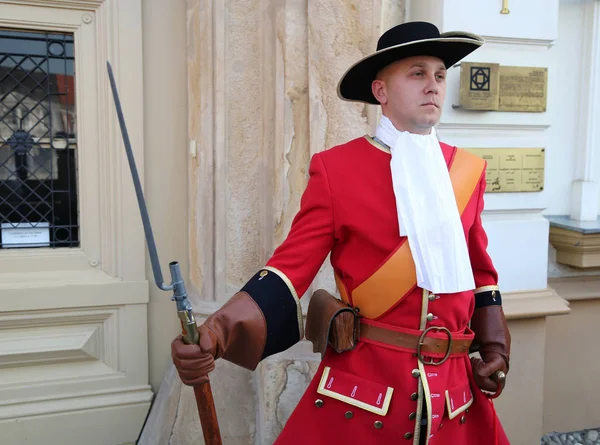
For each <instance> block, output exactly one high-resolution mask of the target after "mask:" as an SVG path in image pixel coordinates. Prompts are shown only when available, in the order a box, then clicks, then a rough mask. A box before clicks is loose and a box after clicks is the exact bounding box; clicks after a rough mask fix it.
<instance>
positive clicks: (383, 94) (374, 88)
mask: <svg viewBox="0 0 600 445" xmlns="http://www.w3.org/2000/svg"><path fill="white" fill-rule="evenodd" d="M371 92H372V93H373V96H375V99H377V101H378V102H379V103H380V104H382V105H383V104H386V103H387V91H386V88H385V82H384V81H383V80H381V79H375V80H374V81H373V83H371Z"/></svg>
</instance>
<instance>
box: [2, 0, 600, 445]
mask: <svg viewBox="0 0 600 445" xmlns="http://www.w3.org/2000/svg"><path fill="white" fill-rule="evenodd" d="M407 20H427V21H432V22H434V23H435V24H436V25H438V27H439V28H440V30H441V31H451V30H464V31H469V32H473V33H477V34H481V35H482V36H484V38H485V39H486V44H485V45H484V46H483V47H482V48H481V49H479V50H477V51H475V52H474V53H473V54H471V55H470V56H469V57H468V58H467V59H466V62H472V63H474V64H480V65H482V66H483V65H485V64H498V65H499V66H500V67H528V68H532V67H533V68H536V69H542V70H545V72H546V73H547V81H544V83H543V85H544V88H546V89H545V90H544V95H545V106H544V109H542V110H540V109H536V110H529V111H505V110H485V111H476V110H469V109H466V107H464V106H461V105H460V103H461V97H460V91H461V85H463V84H464V81H462V82H461V67H460V66H457V67H453V68H451V69H449V73H448V92H447V98H446V104H445V109H444V112H443V115H442V120H441V122H440V124H439V125H438V127H437V131H438V134H439V136H440V139H442V140H443V141H444V142H446V143H449V144H452V145H457V146H459V147H462V148H466V149H477V150H498V149H507V150H508V152H509V153H511V154H512V155H515V154H519V153H525V152H528V153H529V152H531V151H535V150H538V151H536V153H540V152H541V153H543V163H542V164H541V166H542V168H543V170H542V171H541V173H539V172H538V173H539V174H540V175H541V176H537V177H536V178H537V179H536V181H537V182H536V184H538V185H540V184H541V185H540V186H539V187H538V188H536V189H535V190H527V191H525V190H508V191H502V190H492V189H490V190H489V192H488V193H487V194H486V196H485V199H486V204H485V211H484V225H485V227H486V230H487V232H488V235H489V240H490V247H489V251H490V254H491V256H492V258H493V259H494V262H495V264H496V267H497V269H498V272H499V274H500V287H501V289H502V291H503V297H504V308H505V312H506V315H507V318H508V319H509V326H510V329H511V334H512V338H513V347H512V358H511V371H510V373H509V376H508V381H507V388H506V390H505V392H504V394H503V395H502V397H501V398H500V399H498V400H497V402H496V408H497V410H498V413H499V415H500V418H501V420H502V422H503V424H504V426H505V428H506V430H507V433H508V435H509V438H510V439H511V442H512V443H514V444H534V443H539V438H540V436H541V435H543V434H544V433H546V432H549V431H572V430H577V429H583V428H592V427H599V426H600V402H598V400H597V397H595V394H597V393H598V391H600V384H599V383H597V381H598V380H597V379H595V378H594V376H595V375H596V374H597V372H598V370H600V360H598V359H597V358H596V357H595V354H594V351H595V347H596V341H595V338H596V333H595V329H594V326H595V320H596V319H597V318H598V316H599V315H600V269H599V267H600V253H598V252H599V250H598V249H599V244H600V235H598V233H600V230H598V207H599V206H600V196H599V191H598V186H597V182H598V177H599V176H600V156H598V152H599V150H600V135H599V134H598V132H599V131H600V130H599V129H598V125H597V123H598V122H600V111H599V106H598V105H597V104H598V103H600V74H599V73H600V66H599V63H600V62H599V60H600V1H599V0H529V1H527V2H523V1H517V0H504V1H503V0H493V1H487V2H481V1H476V0H405V1H403V0H369V1H360V2H359V1H344V2H340V1H336V0H236V1H228V0H187V1H183V0H182V1H166V0H144V1H141V0H20V1H17V0H14V1H10V0H0V98H1V101H0V112H1V115H0V220H1V221H0V222H1V223H2V226H1V227H0V230H1V235H2V239H1V243H2V244H1V245H0V247H1V248H0V437H2V438H3V443H4V438H7V440H6V443H10V444H21V443H23V444H24V443H31V444H37V443H44V444H47V443H60V444H64V445H68V444H78V443H87V444H92V445H96V444H98V445H104V444H124V443H134V442H136V441H138V442H139V443H140V445H149V444H156V445H158V444H161V445H162V444H165V445H166V444H169V445H180V444H181V445H187V444H192V443H194V444H195V443H201V440H202V434H201V430H200V425H199V422H198V414H197V410H196V407H195V400H194V397H193V392H192V391H191V389H190V388H187V387H182V386H181V384H180V382H179V379H178V377H177V375H176V372H175V371H174V368H173V366H172V364H171V361H170V342H171V340H172V339H173V338H174V337H175V336H176V335H177V333H178V330H179V323H178V319H177V316H176V314H175V305H174V303H173V302H172V301H170V298H169V297H170V294H169V293H168V292H163V291H161V290H159V289H158V288H156V286H155V285H154V283H153V276H152V271H151V267H150V264H149V261H148V259H147V258H148V256H147V251H146V248H145V244H144V234H143V230H142V225H141V220H140V218H139V211H138V207H137V202H136V196H135V192H134V189H133V185H132V182H131V174H130V171H129V166H128V164H127V159H126V157H125V152H124V149H123V144H122V139H121V134H120V131H119V127H118V122H117V118H116V114H115V112H114V103H113V101H112V97H111V93H110V87H109V83H108V77H107V72H106V61H110V62H111V64H112V66H113V69H114V72H115V78H116V82H117V86H118V88H119V94H120V97H121V101H122V104H123V109H124V113H125V119H126V121H127V126H128V129H129V135H130V138H131V141H132V146H133V151H134V154H135V158H136V162H137V164H138V168H139V170H140V174H141V176H142V180H143V183H144V193H145V195H146V199H147V202H148V209H149V213H150V218H151V221H152V224H153V229H154V234H155V238H156V243H157V246H158V251H159V255H160V259H161V264H162V266H163V273H164V275H165V277H168V276H169V274H168V270H167V263H168V262H170V261H173V260H177V261H179V262H180V264H181V265H182V271H183V273H184V276H185V278H186V284H187V288H188V292H189V294H190V300H191V302H192V305H193V306H194V309H195V311H196V313H197V317H198V320H199V321H201V320H202V319H203V318H205V317H206V316H208V315H209V314H211V313H212V312H213V311H214V310H216V309H217V308H218V307H220V305H222V304H223V303H224V302H225V301H227V299H228V298H229V297H230V296H231V295H233V294H234V293H235V292H236V291H237V290H238V289H239V288H240V287H241V286H242V285H243V284H244V283H245V282H246V281H247V280H248V279H249V277H250V276H251V275H252V274H253V273H254V272H255V271H256V269H257V268H259V267H261V266H262V265H264V263H265V262H266V260H267V259H268V258H269V256H270V254H271V253H272V252H273V250H274V249H275V247H277V245H278V244H279V243H281V242H282V241H283V239H284V238H285V236H286V234H287V232H288V230H289V228H290V224H291V221H292V219H293V217H294V215H295V213H296V211H297V210H298V208H299V203H300V197H301V194H302V192H303V190H304V187H305V185H306V182H307V179H308V174H307V170H308V162H309V160H310V157H311V155H313V154H314V153H317V152H320V151H322V150H325V149H327V148H329V147H331V146H333V145H336V144H339V143H342V142H345V141H347V140H349V139H353V138H355V137H358V136H361V135H363V134H367V133H368V134H372V133H373V131H374V128H375V126H376V124H377V119H378V111H377V108H376V107H373V106H365V105H362V104H354V103H348V102H343V101H341V100H339V99H338V97H337V91H336V87H337V82H338V80H339V78H340V76H341V75H342V74H343V73H344V72H345V71H346V69H347V68H348V67H349V66H350V65H351V64H352V63H354V62H355V61H357V60H359V59H360V58H362V57H363V56H365V55H366V54H368V53H370V52H372V51H373V50H374V48H375V44H376V41H377V39H378V37H379V36H380V35H381V33H382V32H383V31H384V30H385V29H387V28H389V27H391V26H393V25H395V24H397V23H401V22H403V21H407ZM486 66H487V65H486ZM523 88H524V87H523ZM527 93H528V91H521V90H519V89H518V87H515V90H514V91H513V92H512V97H513V98H514V100H517V101H518V100H519V99H521V98H524V97H526V96H527ZM486 153H487V152H486ZM538 167H539V165H538ZM503 174H504V173H503ZM515 174H516V173H515ZM519 174H521V175H524V174H525V173H524V172H523V171H521V172H519ZM540 177H541V178H542V181H541V182H540V181H539V178H540ZM502 181H503V182H502V184H504V185H506V184H510V181H508V180H506V178H503V179H502ZM492 182H493V180H492ZM521 182H522V183H526V182H527V181H525V180H523V181H521ZM534 182H535V181H534ZM319 288H324V289H327V290H329V291H331V292H335V282H334V279H333V273H332V270H331V266H330V265H329V262H328V260H327V261H326V262H325V264H324V265H323V267H322V269H321V271H320V272H319V274H318V276H317V278H316V279H315V281H314V283H313V285H312V286H311V288H310V289H309V290H308V291H307V293H306V295H305V296H304V297H303V298H302V299H301V303H302V306H303V308H304V310H306V308H307V307H308V300H309V297H310V294H311V293H312V292H313V291H314V290H316V289H319ZM318 360H319V356H318V355H316V354H313V353H312V348H311V345H310V344H309V343H307V342H306V341H303V342H300V343H299V344H297V345H295V346H294V347H293V348H291V349H290V350H288V351H286V352H284V353H281V354H278V355H276V356H273V357H270V358H269V359H267V360H265V361H264V362H263V363H261V365H260V366H259V368H258V369H257V370H256V371H254V372H248V371H246V370H243V369H241V368H239V367H236V366H234V365H230V364H228V363H225V362H219V363H218V364H217V369H216V371H215V372H214V373H213V375H212V376H211V382H212V387H213V393H214V397H215V401H216V407H217V413H218V416H219V419H220V426H221V432H222V434H223V438H224V443H226V444H240V445H241V444H261V445H262V444H265V445H266V444H270V443H272V442H273V440H274V439H275V437H276V436H277V434H278V432H279V431H280V430H281V428H282V426H283V425H284V424H285V421H286V419H287V418H288V417H289V415H290V414H291V411H292V410H293V408H294V406H295V404H296V403H297V401H298V400H299V398H300V396H301V394H302V392H303V390H304V388H305V387H306V386H307V385H308V382H309V381H310V379H311V377H312V376H313V374H314V372H315V371H316V368H317V366H318Z"/></svg>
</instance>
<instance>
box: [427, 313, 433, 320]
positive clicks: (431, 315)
mask: <svg viewBox="0 0 600 445" xmlns="http://www.w3.org/2000/svg"><path fill="white" fill-rule="evenodd" d="M431 320H433V314H431V313H429V314H427V321H431Z"/></svg>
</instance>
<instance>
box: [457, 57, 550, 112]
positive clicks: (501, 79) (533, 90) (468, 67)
mask: <svg viewBox="0 0 600 445" xmlns="http://www.w3.org/2000/svg"><path fill="white" fill-rule="evenodd" d="M547 95H548V68H545V67H541V68H538V67H521V66H501V65H499V64H497V63H480V62H462V63H461V64H460V99H459V101H460V104H459V105H458V108H463V109H465V110H479V111H524V112H544V111H546V103H547Z"/></svg>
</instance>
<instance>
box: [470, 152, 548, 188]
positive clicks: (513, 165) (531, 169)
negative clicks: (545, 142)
mask: <svg viewBox="0 0 600 445" xmlns="http://www.w3.org/2000/svg"><path fill="white" fill-rule="evenodd" d="M465 150H467V151H469V152H471V153H473V154H476V155H477V156H480V157H481V158H483V159H485V160H486V161H487V168H486V171H485V179H486V193H506V192H539V191H542V190H543V189H544V165H545V160H546V157H545V149H543V148H465Z"/></svg>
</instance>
